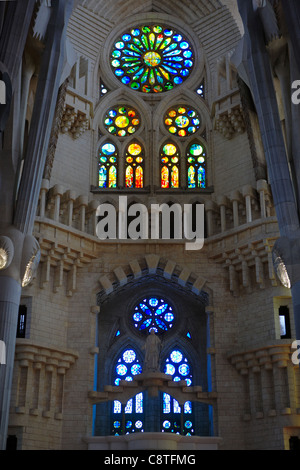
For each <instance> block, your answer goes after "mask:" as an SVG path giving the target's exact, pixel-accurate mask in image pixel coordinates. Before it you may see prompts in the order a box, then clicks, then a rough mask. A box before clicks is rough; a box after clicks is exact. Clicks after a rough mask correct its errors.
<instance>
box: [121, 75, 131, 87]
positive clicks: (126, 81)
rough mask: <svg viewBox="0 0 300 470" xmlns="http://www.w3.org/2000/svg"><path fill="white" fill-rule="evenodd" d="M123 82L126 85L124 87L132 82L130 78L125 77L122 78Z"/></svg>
mask: <svg viewBox="0 0 300 470" xmlns="http://www.w3.org/2000/svg"><path fill="white" fill-rule="evenodd" d="M121 81H122V82H123V83H124V85H127V84H128V83H129V82H130V78H129V77H127V76H125V77H123V78H122V80H121Z"/></svg>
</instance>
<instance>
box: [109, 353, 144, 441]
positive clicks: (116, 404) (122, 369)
mask: <svg viewBox="0 0 300 470" xmlns="http://www.w3.org/2000/svg"><path fill="white" fill-rule="evenodd" d="M141 373H142V367H141V364H140V363H139V359H138V357H137V354H136V352H135V351H134V349H132V348H128V349H125V350H124V351H123V352H122V354H121V355H120V356H119V358H118V360H117V361H116V365H115V369H114V384H115V385H119V384H120V380H127V381H132V380H134V377H135V376H136V375H137V374H141ZM123 413H124V415H125V416H126V420H124V419H123V418H122V414H123ZM143 413H144V394H143V393H142V392H141V393H138V394H137V395H135V396H134V397H133V398H130V399H129V400H128V401H127V403H126V405H125V406H122V404H121V402H120V401H119V400H114V401H113V403H112V433H113V434H114V435H121V434H124V433H131V432H137V431H139V432H140V431H142V430H143V419H142V418H143ZM136 414H138V416H139V419H138V420H137V419H136V418H137V416H136ZM122 423H123V424H122ZM123 425H125V430H124V429H123Z"/></svg>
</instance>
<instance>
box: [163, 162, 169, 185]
mask: <svg viewBox="0 0 300 470" xmlns="http://www.w3.org/2000/svg"><path fill="white" fill-rule="evenodd" d="M169 185H170V183H169V169H168V167H167V166H163V167H162V169H161V187H162V188H169Z"/></svg>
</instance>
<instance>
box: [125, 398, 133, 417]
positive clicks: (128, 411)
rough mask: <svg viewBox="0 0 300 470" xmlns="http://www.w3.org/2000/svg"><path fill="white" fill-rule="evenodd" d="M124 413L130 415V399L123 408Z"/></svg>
mask: <svg viewBox="0 0 300 470" xmlns="http://www.w3.org/2000/svg"><path fill="white" fill-rule="evenodd" d="M125 413H126V414H128V413H132V398H130V400H128V402H127V404H126V406H125Z"/></svg>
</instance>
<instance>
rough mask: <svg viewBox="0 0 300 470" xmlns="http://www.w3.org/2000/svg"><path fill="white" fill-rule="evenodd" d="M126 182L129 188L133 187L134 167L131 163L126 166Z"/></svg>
mask: <svg viewBox="0 0 300 470" xmlns="http://www.w3.org/2000/svg"><path fill="white" fill-rule="evenodd" d="M125 184H126V187H127V188H133V168H132V166H131V165H129V166H128V167H127V168H126V174H125Z"/></svg>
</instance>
